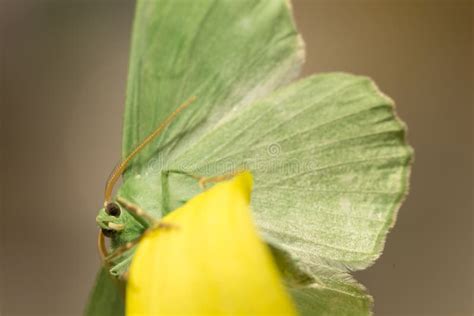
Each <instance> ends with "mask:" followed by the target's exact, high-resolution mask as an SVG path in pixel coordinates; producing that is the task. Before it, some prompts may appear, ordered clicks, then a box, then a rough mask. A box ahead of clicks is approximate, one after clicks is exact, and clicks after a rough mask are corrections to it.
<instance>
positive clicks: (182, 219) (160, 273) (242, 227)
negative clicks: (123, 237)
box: [126, 172, 296, 316]
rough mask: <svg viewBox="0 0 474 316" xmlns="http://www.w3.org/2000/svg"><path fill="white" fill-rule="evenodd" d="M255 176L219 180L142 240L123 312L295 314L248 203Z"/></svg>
mask: <svg viewBox="0 0 474 316" xmlns="http://www.w3.org/2000/svg"><path fill="white" fill-rule="evenodd" d="M251 189H252V176H251V175H250V173H248V172H245V173H242V174H240V175H239V176H236V177H235V178H234V179H232V180H230V181H227V182H222V183H219V184H216V185H215V186H214V187H212V188H211V189H209V190H208V191H206V192H203V193H201V194H199V195H198V196H196V197H195V198H193V199H192V200H190V201H189V202H188V203H186V204H185V205H184V206H183V207H181V208H179V209H177V210H175V211H173V212H172V213H170V214H169V215H168V216H166V217H165V219H164V220H163V221H164V222H166V223H169V224H170V225H171V226H172V227H171V228H168V229H163V228H162V229H156V230H154V231H152V232H151V233H149V234H147V236H145V237H144V238H143V240H142V241H141V242H140V244H139V246H138V249H137V251H136V253H135V256H134V258H133V262H132V265H131V267H130V278H129V281H128V285H127V304H126V311H127V315H128V316H132V315H133V316H135V315H140V316H143V315H295V314H296V312H295V310H294V307H293V304H292V302H291V300H290V298H289V296H288V294H287V293H286V292H285V289H284V287H283V285H282V284H281V281H280V275H279V273H278V270H277V268H276V266H275V263H274V262H273V259H272V257H271V254H270V252H269V250H268V249H267V247H266V245H265V244H264V243H263V242H262V241H261V240H260V238H259V236H258V234H257V231H256V229H255V226H254V224H253V222H252V218H251V213H250V209H249V202H250V191H251Z"/></svg>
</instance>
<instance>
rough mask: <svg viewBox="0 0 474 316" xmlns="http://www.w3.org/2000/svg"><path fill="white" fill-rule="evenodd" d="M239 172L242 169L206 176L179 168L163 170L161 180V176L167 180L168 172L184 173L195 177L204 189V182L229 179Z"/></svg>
mask: <svg viewBox="0 0 474 316" xmlns="http://www.w3.org/2000/svg"><path fill="white" fill-rule="evenodd" d="M241 172H242V170H235V171H231V172H229V173H225V174H223V175H218V176H213V177H206V176H200V175H195V174H192V173H189V172H186V171H181V170H167V171H164V172H163V174H162V182H163V177H166V181H168V175H169V174H170V173H176V174H182V175H186V176H188V177H191V178H193V179H196V180H197V182H198V185H199V187H200V188H201V189H203V190H204V189H205V188H206V184H208V183H217V182H221V181H225V180H229V179H231V178H233V177H234V176H235V175H237V174H239V173H241ZM162 184H163V183H162ZM166 188H167V189H168V183H166Z"/></svg>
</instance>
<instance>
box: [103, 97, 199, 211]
mask: <svg viewBox="0 0 474 316" xmlns="http://www.w3.org/2000/svg"><path fill="white" fill-rule="evenodd" d="M195 100H196V97H195V96H192V97H190V98H189V99H188V100H186V101H185V102H184V103H183V104H181V105H180V106H179V107H178V108H177V109H176V110H174V112H173V113H171V114H170V115H169V116H168V117H167V118H166V119H165V120H164V121H163V123H161V124H160V126H158V128H157V129H155V130H154V131H153V132H152V133H151V134H150V135H148V136H147V137H146V138H145V139H144V140H143V141H142V143H141V144H140V145H138V146H137V147H135V149H134V150H133V151H132V152H131V153H130V154H129V155H128V157H127V158H125V159H124V160H123V161H122V162H121V163H120V164H119V165H118V166H117V167H115V169H114V171H113V172H112V175H111V176H110V178H109V180H108V181H107V184H106V186H105V194H104V206H106V205H107V203H109V201H110V199H111V197H112V192H113V189H114V186H115V184H116V183H117V181H118V179H119V177H120V176H121V175H122V173H123V172H124V171H125V168H127V166H128V164H129V163H130V161H131V160H132V159H133V158H134V157H135V156H136V155H137V154H138V153H139V152H140V151H141V150H142V149H143V148H144V147H145V146H146V145H148V144H149V143H150V142H151V141H152V140H153V139H154V138H155V137H157V136H158V135H160V134H161V132H162V131H163V130H164V129H165V128H166V127H167V126H168V125H170V124H171V122H173V120H174V119H175V118H176V116H177V115H178V114H179V113H180V112H181V111H183V110H184V109H185V108H187V107H188V106H189V105H190V104H191V103H193V102H194V101H195Z"/></svg>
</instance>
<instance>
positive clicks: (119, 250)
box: [104, 221, 176, 264]
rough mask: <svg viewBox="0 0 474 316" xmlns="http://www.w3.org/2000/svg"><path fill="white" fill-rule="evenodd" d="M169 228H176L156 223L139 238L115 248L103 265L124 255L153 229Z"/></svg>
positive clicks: (167, 224)
mask: <svg viewBox="0 0 474 316" xmlns="http://www.w3.org/2000/svg"><path fill="white" fill-rule="evenodd" d="M170 228H176V226H174V225H172V224H169V223H163V222H159V221H156V222H155V224H154V225H153V226H152V227H150V228H148V229H147V230H145V232H144V233H143V234H141V235H140V237H138V238H135V239H134V240H132V241H129V242H127V243H125V244H123V245H121V246H120V247H118V248H116V249H115V250H114V251H113V252H112V253H111V254H109V255H108V256H107V257H106V258H105V260H104V261H105V263H107V264H108V263H110V261H111V260H113V259H115V258H117V257H119V256H121V255H122V254H124V253H125V252H127V251H128V250H130V249H132V248H133V247H135V246H136V245H137V244H138V243H139V242H140V241H141V240H142V239H143V237H145V236H146V234H147V233H149V232H151V231H152V230H155V229H170Z"/></svg>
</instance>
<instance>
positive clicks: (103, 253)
mask: <svg viewBox="0 0 474 316" xmlns="http://www.w3.org/2000/svg"><path fill="white" fill-rule="evenodd" d="M97 248H98V249H99V254H100V261H101V262H103V263H105V258H107V257H108V256H109V252H108V251H107V246H106V245H105V238H104V234H103V233H102V230H99V236H98V238H97Z"/></svg>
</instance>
